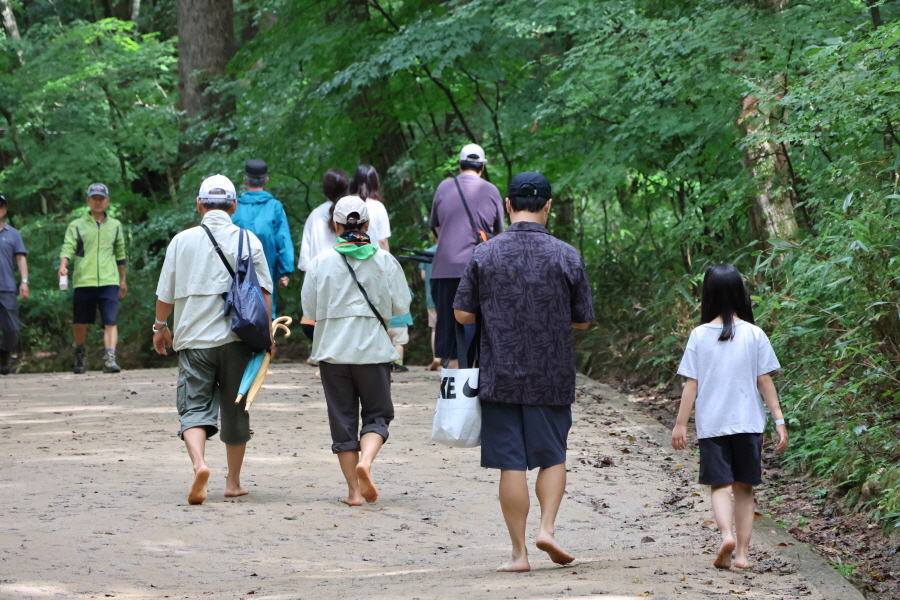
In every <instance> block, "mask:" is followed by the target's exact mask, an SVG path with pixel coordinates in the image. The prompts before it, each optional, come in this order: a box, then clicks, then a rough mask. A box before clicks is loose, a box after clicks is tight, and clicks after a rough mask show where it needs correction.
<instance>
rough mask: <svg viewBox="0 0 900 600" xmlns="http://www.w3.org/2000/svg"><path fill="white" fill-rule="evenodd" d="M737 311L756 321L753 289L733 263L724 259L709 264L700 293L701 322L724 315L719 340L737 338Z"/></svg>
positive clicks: (710, 320) (739, 315)
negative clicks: (751, 291)
mask: <svg viewBox="0 0 900 600" xmlns="http://www.w3.org/2000/svg"><path fill="white" fill-rule="evenodd" d="M734 315H737V316H738V317H739V318H740V319H742V320H744V321H747V322H748V323H753V308H752V307H751V306H750V293H749V292H748V291H747V285H746V284H745V283H744V278H743V277H741V274H740V272H739V271H738V270H737V269H735V268H734V265H729V264H727V263H722V264H721V265H716V266H714V267H710V268H709V269H707V271H706V275H704V277H703V295H702V296H701V297H700V322H701V323H710V322H712V321H713V320H715V319H716V318H717V317H722V333H721V334H720V335H719V341H720V342H728V341H731V340H733V339H734Z"/></svg>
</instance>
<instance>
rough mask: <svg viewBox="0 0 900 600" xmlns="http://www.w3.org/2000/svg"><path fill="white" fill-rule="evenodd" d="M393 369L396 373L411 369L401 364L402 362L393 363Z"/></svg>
mask: <svg viewBox="0 0 900 600" xmlns="http://www.w3.org/2000/svg"><path fill="white" fill-rule="evenodd" d="M391 371H393V372H394V373H406V372H407V371H409V367H407V366H405V365H401V364H400V363H393V364H392V365H391Z"/></svg>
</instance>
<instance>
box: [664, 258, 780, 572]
mask: <svg viewBox="0 0 900 600" xmlns="http://www.w3.org/2000/svg"><path fill="white" fill-rule="evenodd" d="M700 322H701V323H702V324H701V325H700V327H697V328H696V329H694V330H693V331H692V332H691V337H690V339H689V340H688V344H687V349H686V350H685V352H684V357H683V358H682V359H681V365H680V366H679V367H678V374H679V375H683V376H684V377H686V378H687V381H686V382H685V384H684V392H683V393H682V396H681V408H680V409H679V411H678V418H677V419H676V421H675V428H674V429H673V430H672V447H673V448H675V449H676V450H684V449H685V448H686V447H687V440H686V434H687V423H688V419H689V418H690V416H691V411H692V410H693V408H694V402H695V401H696V403H697V408H696V412H695V420H696V427H697V438H698V440H699V443H700V483H701V484H704V485H709V486H710V488H711V492H712V505H713V515H715V519H716V524H717V525H718V527H719V531H720V532H721V534H722V545H721V547H720V548H719V551H718V553H717V554H716V560H715V561H714V562H713V565H715V566H716V567H717V568H719V569H728V568H730V567H731V564H732V562H731V559H732V557H731V553H732V551H735V549H736V552H735V556H734V566H735V567H737V568H739V569H744V568H746V567H747V566H749V558H750V534H751V532H752V530H753V518H754V512H755V507H754V503H753V486H755V485H759V484H760V483H762V461H761V454H762V434H763V431H764V430H765V428H766V420H767V417H766V413H765V409H764V408H763V401H765V403H766V406H768V407H769V412H771V413H772V417H773V418H774V419H775V431H776V432H777V433H778V446H777V447H776V450H777V451H778V452H781V451H783V450H784V449H786V448H787V447H788V433H787V427H785V425H784V417H783V415H782V413H781V406H780V405H779V403H778V393H777V392H776V391H775V384H774V383H772V377H771V376H770V375H769V373H771V372H772V371H775V370H777V369H779V368H780V367H781V366H780V365H779V364H778V359H777V358H776V357H775V352H774V351H773V350H772V344H771V343H769V338H768V337H766V334H765V333H764V332H763V330H762V329H760V328H759V327H757V326H756V325H754V324H753V310H752V309H751V307H750V294H749V293H748V292H747V287H746V286H745V285H744V279H743V278H742V277H741V274H740V273H739V272H738V270H737V269H735V268H734V267H733V266H732V265H729V264H722V265H716V266H715V267H711V268H710V269H709V270H708V271H707V272H706V276H705V277H704V278H703V295H702V298H701V300H700ZM732 494H733V495H734V506H733V507H732V499H731V496H732Z"/></svg>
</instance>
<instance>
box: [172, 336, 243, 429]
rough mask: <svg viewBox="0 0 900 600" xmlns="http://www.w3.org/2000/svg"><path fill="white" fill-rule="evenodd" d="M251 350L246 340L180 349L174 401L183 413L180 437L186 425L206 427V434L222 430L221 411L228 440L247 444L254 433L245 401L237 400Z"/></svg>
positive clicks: (189, 426) (187, 426)
mask: <svg viewBox="0 0 900 600" xmlns="http://www.w3.org/2000/svg"><path fill="white" fill-rule="evenodd" d="M251 355H252V352H251V351H250V349H249V348H248V347H247V346H246V345H245V344H244V343H243V342H231V343H230V344H225V345H224V346H217V347H215V348H188V349H185V350H180V351H179V352H178V389H177V391H176V394H175V398H176V399H175V405H176V406H177V407H178V416H179V417H181V430H180V431H179V432H178V437H180V438H182V439H183V434H184V430H185V429H190V428H191V427H205V428H206V437H207V438H211V437H212V436H214V435H216V433H217V432H218V431H219V427H218V420H219V413H221V415H222V432H221V434H220V435H219V439H221V440H222V441H223V442H225V443H226V444H232V445H240V444H246V443H247V442H248V441H249V440H250V437H251V435H252V432H251V431H250V415H248V414H247V413H245V412H244V401H243V400H241V403H240V404H235V403H234V399H235V398H237V395H238V390H239V389H240V385H241V378H242V377H243V376H244V369H245V368H246V367H247V363H248V362H249V361H250V357H251Z"/></svg>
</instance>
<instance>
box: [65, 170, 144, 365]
mask: <svg viewBox="0 0 900 600" xmlns="http://www.w3.org/2000/svg"><path fill="white" fill-rule="evenodd" d="M87 205H88V208H89V209H90V210H89V212H88V213H87V214H86V215H84V216H83V217H81V218H79V219H75V220H74V221H72V222H71V223H69V227H68V229H66V238H65V241H63V246H62V250H61V251H60V253H59V273H58V275H59V278H60V288H61V289H65V287H66V284H67V281H68V276H69V269H68V266H69V264H70V263H71V264H72V267H73V268H74V270H75V273H74V275H73V277H72V287H73V288H75V293H74V297H73V301H74V319H73V322H74V324H73V325H72V335H73V336H74V338H75V366H74V367H73V369H72V371H73V372H75V373H84V359H85V349H84V341H85V339H86V338H87V326H88V325H92V324H93V323H94V320H95V319H96V317H97V309H98V308H99V309H100V321H101V322H102V323H103V327H104V331H103V342H104V345H105V346H106V352H105V354H104V358H103V372H104V373H118V372H119V371H121V369H120V368H119V365H117V364H116V342H117V341H118V337H119V330H118V328H117V327H116V316H117V315H118V312H119V300H120V299H121V298H124V297H125V294H126V293H127V292H128V286H127V285H126V284H125V231H124V230H123V229H122V224H121V223H120V222H119V221H118V220H116V219H113V218H112V217H110V216H107V214H106V209H107V208H108V207H109V190H108V189H107V187H106V186H105V185H103V184H102V183H93V184H91V185H90V187H88V190H87Z"/></svg>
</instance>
